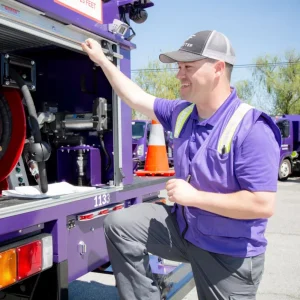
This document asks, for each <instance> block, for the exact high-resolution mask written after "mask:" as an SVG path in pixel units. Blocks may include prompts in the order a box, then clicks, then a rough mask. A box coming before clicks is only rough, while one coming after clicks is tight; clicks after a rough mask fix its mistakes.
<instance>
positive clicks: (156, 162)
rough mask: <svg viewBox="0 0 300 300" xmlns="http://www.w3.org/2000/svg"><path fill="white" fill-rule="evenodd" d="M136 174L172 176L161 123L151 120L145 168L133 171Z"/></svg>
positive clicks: (173, 172)
mask: <svg viewBox="0 0 300 300" xmlns="http://www.w3.org/2000/svg"><path fill="white" fill-rule="evenodd" d="M135 174H136V175H137V176H173V175H174V174H175V171H174V170H170V169H169V162H168V156H167V150H166V142H165V136H164V130H163V127H162V125H161V124H160V123H159V122H157V121H154V120H153V121H152V126H151V131H150V137H149V144H148V151H147V157H146V162H145V169H144V170H138V171H136V172H135Z"/></svg>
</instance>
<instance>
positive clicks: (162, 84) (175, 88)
mask: <svg viewBox="0 0 300 300" xmlns="http://www.w3.org/2000/svg"><path fill="white" fill-rule="evenodd" d="M173 68H174V69H173ZM175 71H176V66H173V65H171V66H170V65H169V64H162V63H160V62H159V61H150V62H149V63H148V65H147V66H146V68H145V69H143V70H139V71H138V72H137V74H135V75H134V77H133V80H134V81H135V83H137V84H138V85H139V86H140V87H141V88H142V89H143V90H144V91H146V92H147V93H149V94H151V95H154V96H156V97H161V98H165V99H171V100H172V99H178V98H179V89H180V82H179V80H178V79H177V78H176V76H175V75H176V72H175ZM132 117H133V118H134V119H137V118H142V117H144V116H141V115H140V114H139V113H138V112H136V111H134V110H133V111H132ZM144 118H146V117H144Z"/></svg>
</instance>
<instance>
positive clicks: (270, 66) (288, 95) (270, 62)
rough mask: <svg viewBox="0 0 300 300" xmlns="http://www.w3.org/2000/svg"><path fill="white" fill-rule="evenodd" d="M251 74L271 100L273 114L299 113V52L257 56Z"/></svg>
mask: <svg viewBox="0 0 300 300" xmlns="http://www.w3.org/2000/svg"><path fill="white" fill-rule="evenodd" d="M253 75H254V80H255V81H256V82H257V85H259V86H260V87H262V88H263V89H264V90H265V91H266V92H267V94H268V95H269V98H270V100H271V101H272V102H273V103H272V105H273V107H274V114H300V54H297V53H296V52H295V51H287V52H286V53H285V55H284V58H280V57H279V56H276V55H275V56H270V55H266V56H261V57H258V58H257V59H256V66H255V69H254V71H253Z"/></svg>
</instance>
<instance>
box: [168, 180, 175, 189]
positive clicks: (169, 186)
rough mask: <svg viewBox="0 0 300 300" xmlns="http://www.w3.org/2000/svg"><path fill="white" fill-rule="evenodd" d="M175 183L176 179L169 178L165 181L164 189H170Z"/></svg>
mask: <svg viewBox="0 0 300 300" xmlns="http://www.w3.org/2000/svg"><path fill="white" fill-rule="evenodd" d="M175 185H176V179H171V180H169V181H168V182H167V183H166V189H170V188H172V187H174V186H175Z"/></svg>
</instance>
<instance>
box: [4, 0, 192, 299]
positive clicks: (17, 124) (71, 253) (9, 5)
mask: <svg viewBox="0 0 300 300" xmlns="http://www.w3.org/2000/svg"><path fill="white" fill-rule="evenodd" d="M153 5H154V4H153V3H152V2H151V1H148V0H138V1H133V0H118V1H117V0H111V1H109V0H106V1H101V0H84V1H69V0H43V1H40V0H20V1H14V0H0V57H1V64H0V66H1V69H0V70H1V73H0V75H1V78H0V84H1V86H0V193H2V196H1V198H0V298H2V299H8V300H10V299H12V300H13V299H19V300H21V299H30V300H37V299H38V300H40V299H45V300H48V299H49V300H53V299H59V300H61V299H63V300H66V299H68V285H69V283H70V282H72V281H74V280H76V279H77V278H78V277H80V276H82V275H84V274H87V273H88V272H91V271H94V270H99V267H101V269H102V270H105V269H106V267H107V266H108V265H109V259H108V253H107V249H106V244H105V238H104V234H103V220H104V218H105V216H107V215H108V214H110V213H114V211H116V210H119V209H126V208H128V207H130V206H131V205H138V204H139V203H142V202H146V201H150V202H156V201H160V200H161V198H160V197H159V191H160V190H162V189H163V188H164V186H165V182H166V180H168V179H169V178H164V177H151V178H146V177H142V178H139V177H136V176H135V177H134V176H133V172H132V145H131V143H130V142H128V141H129V140H128V137H130V140H131V134H132V127H131V126H132V120H131V109H130V108H129V107H128V106H127V105H126V104H124V103H122V102H121V100H120V99H119V98H118V96H117V95H116V93H115V92H114V90H113V89H112V88H111V86H110V84H109V83H108V81H107V79H106V77H105V76H104V74H103V72H102V70H101V69H100V68H99V66H97V65H95V64H94V63H93V62H92V61H91V60H90V59H89V58H88V57H87V56H86V55H85V53H83V51H82V49H81V45H80V44H81V43H82V42H83V41H85V40H86V39H87V38H93V39H96V40H97V41H99V43H100V44H101V46H102V48H103V51H104V52H105V54H106V55H107V57H108V58H109V59H110V60H111V61H112V63H114V64H115V65H116V66H118V67H119V68H120V70H121V71H122V72H123V73H125V74H126V75H127V76H129V77H130V66H131V61H130V51H131V50H132V49H134V48H135V45H134V44H133V43H132V42H131V39H132V38H133V36H134V31H133V29H132V28H131V27H130V20H133V21H135V22H137V23H142V22H143V21H144V20H145V19H146V17H147V12H146V9H147V8H149V7H151V6H153ZM151 267H152V269H153V271H154V273H155V274H156V276H157V279H158V281H159V283H160V287H161V289H162V297H163V298H164V299H171V298H172V299H176V297H177V299H182V298H183V296H184V295H185V294H186V293H187V292H188V291H189V290H190V289H191V288H192V287H193V276H192V272H191V268H190V265H188V264H175V266H174V265H172V263H169V262H165V261H164V260H162V259H160V258H157V257H154V256H153V257H152V259H151Z"/></svg>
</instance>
